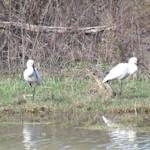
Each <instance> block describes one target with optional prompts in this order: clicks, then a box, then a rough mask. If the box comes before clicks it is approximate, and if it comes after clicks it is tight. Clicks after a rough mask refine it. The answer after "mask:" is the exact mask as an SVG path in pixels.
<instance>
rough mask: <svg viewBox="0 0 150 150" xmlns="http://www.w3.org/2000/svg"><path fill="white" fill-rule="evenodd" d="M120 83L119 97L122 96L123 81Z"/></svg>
mask: <svg viewBox="0 0 150 150" xmlns="http://www.w3.org/2000/svg"><path fill="white" fill-rule="evenodd" d="M119 82H120V91H119V95H121V94H122V80H119Z"/></svg>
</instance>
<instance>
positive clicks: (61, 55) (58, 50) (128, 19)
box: [0, 0, 150, 72]
mask: <svg viewBox="0 0 150 150" xmlns="http://www.w3.org/2000/svg"><path fill="white" fill-rule="evenodd" d="M148 3H149V1H148V0H143V1H140V0H133V1H130V0H126V1H123V0H82V1H81V0H78V1H74V0H10V1H7V0H3V1H2V2H0V8H1V9H0V68H1V70H2V71H3V70H5V71H7V72H8V71H9V72H15V71H16V70H17V69H18V71H20V69H21V68H24V67H25V63H26V59H27V58H30V57H32V58H34V59H35V60H36V62H38V63H39V64H41V65H42V66H43V68H45V69H50V70H51V71H54V70H55V71H57V69H59V68H62V67H64V65H65V64H67V63H69V62H74V61H90V62H97V63H108V64H109V63H116V62H118V61H123V60H126V59H127V58H128V57H130V56H132V55H135V56H137V57H138V58H139V59H141V61H142V62H143V63H144V64H146V66H147V67H148V66H150V59H149V58H150V34H149V33H150V27H149V25H148V24H149V23H150V21H149V18H150V8H149V7H148Z"/></svg>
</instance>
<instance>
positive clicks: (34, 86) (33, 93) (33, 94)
mask: <svg viewBox="0 0 150 150" xmlns="http://www.w3.org/2000/svg"><path fill="white" fill-rule="evenodd" d="M32 94H33V95H32V97H33V100H34V97H35V86H34V87H33V93H32Z"/></svg>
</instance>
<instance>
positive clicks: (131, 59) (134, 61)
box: [128, 57, 138, 64]
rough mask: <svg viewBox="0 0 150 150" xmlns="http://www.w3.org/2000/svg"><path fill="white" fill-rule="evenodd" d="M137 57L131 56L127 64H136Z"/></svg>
mask: <svg viewBox="0 0 150 150" xmlns="http://www.w3.org/2000/svg"><path fill="white" fill-rule="evenodd" d="M137 61H138V60H137V58H136V57H131V58H130V59H129V61H128V63H129V64H137Z"/></svg>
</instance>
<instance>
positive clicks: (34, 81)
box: [23, 59, 41, 99]
mask: <svg viewBox="0 0 150 150" xmlns="http://www.w3.org/2000/svg"><path fill="white" fill-rule="evenodd" d="M26 65H27V68H26V69H25V71H24V73H23V76H24V80H25V81H27V82H28V83H29V84H30V86H31V87H33V99H34V95H35V87H36V85H39V84H40V81H41V76H40V73H39V72H38V70H37V68H35V67H34V60H32V59H29V60H28V61H27V64H26Z"/></svg>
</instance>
